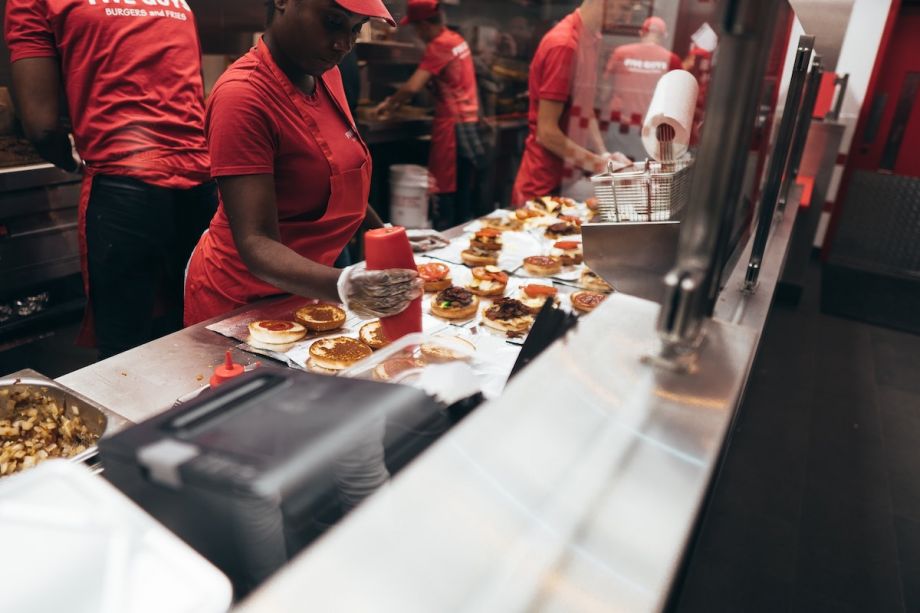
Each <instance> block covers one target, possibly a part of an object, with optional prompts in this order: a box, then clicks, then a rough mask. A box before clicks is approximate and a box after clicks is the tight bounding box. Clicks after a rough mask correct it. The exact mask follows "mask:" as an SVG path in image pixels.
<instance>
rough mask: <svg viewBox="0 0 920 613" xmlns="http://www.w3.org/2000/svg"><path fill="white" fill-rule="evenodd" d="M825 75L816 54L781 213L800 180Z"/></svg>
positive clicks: (791, 157) (796, 134)
mask: <svg viewBox="0 0 920 613" xmlns="http://www.w3.org/2000/svg"><path fill="white" fill-rule="evenodd" d="M823 75H824V68H823V66H822V65H821V56H820V55H817V54H815V57H814V59H813V60H812V62H811V71H810V72H809V73H808V82H807V83H806V84H805V97H804V98H803V99H802V108H801V109H799V118H798V120H797V121H796V122H795V135H794V136H793V137H792V151H791V152H790V153H789V163H788V164H787V165H786V176H785V177H784V178H783V187H782V189H781V190H780V196H779V210H780V211H783V210H785V208H786V200H787V199H788V198H789V190H790V189H791V188H792V185H793V184H794V183H795V180H796V179H798V178H799V166H800V165H801V164H802V154H804V153H805V143H807V142H808V131H809V129H811V122H812V118H813V116H814V114H815V102H817V100H818V90H819V89H821V77H822V76H823Z"/></svg>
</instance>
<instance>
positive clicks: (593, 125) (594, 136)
mask: <svg viewBox="0 0 920 613" xmlns="http://www.w3.org/2000/svg"><path fill="white" fill-rule="evenodd" d="M588 136H589V137H590V138H591V144H592V149H593V150H594V152H595V153H599V154H600V153H604V152H606V151H607V143H605V142H604V137H603V136H601V129H600V126H598V125H597V118H592V119H591V122H590V123H589V124H588Z"/></svg>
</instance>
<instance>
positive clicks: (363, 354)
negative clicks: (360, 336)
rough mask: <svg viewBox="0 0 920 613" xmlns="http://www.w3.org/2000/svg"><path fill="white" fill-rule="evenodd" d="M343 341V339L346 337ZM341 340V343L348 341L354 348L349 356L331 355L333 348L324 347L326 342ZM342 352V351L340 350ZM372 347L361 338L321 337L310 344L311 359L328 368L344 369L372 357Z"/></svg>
mask: <svg viewBox="0 0 920 613" xmlns="http://www.w3.org/2000/svg"><path fill="white" fill-rule="evenodd" d="M346 338H347V341H343V340H342V339H346ZM334 341H340V342H341V343H347V345H348V346H350V348H351V349H352V350H353V351H352V354H351V355H349V354H346V355H347V357H344V358H336V357H334V356H333V355H329V354H330V352H331V350H330V349H327V348H325V347H324V343H327V342H334ZM333 350H334V348H333ZM339 353H340V354H341V351H340V352H339ZM370 355H371V348H370V347H368V346H367V345H365V344H364V343H362V342H361V341H359V340H356V339H352V338H349V337H336V338H335V339H329V338H325V339H320V340H318V341H316V342H315V343H313V344H312V345H310V359H311V360H313V363H314V364H316V365H317V366H319V367H321V368H328V369H329V370H342V369H345V368H348V367H349V366H351V365H352V364H357V363H358V362H360V361H361V360H363V359H364V358H367V357H370Z"/></svg>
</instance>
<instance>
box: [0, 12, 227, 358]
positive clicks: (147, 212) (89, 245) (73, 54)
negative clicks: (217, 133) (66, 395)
mask: <svg viewBox="0 0 920 613" xmlns="http://www.w3.org/2000/svg"><path fill="white" fill-rule="evenodd" d="M132 4H133V3H132ZM4 33H5V36H6V43H7V46H8V47H9V49H10V59H11V62H12V80H13V89H14V92H15V97H16V102H17V108H18V111H19V115H20V118H21V120H22V125H23V128H24V131H25V134H26V136H27V137H28V138H29V140H30V141H32V143H33V144H34V145H35V148H36V149H37V150H38V152H39V153H40V154H41V155H42V157H44V158H45V159H47V160H48V161H49V162H51V163H52V164H54V165H55V166H57V167H59V168H61V169H63V170H66V171H69V172H82V173H83V176H84V180H83V190H82V195H81V199H80V205H79V237H80V241H79V242H80V255H81V263H82V269H83V281H84V286H85V288H86V292H87V298H88V305H87V308H86V316H85V317H84V327H83V331H82V333H81V337H80V340H81V341H83V342H84V343H87V344H91V343H92V342H93V340H95V343H96V345H97V346H98V348H99V353H100V356H101V357H102V358H106V357H109V356H111V355H114V354H116V353H119V352H121V351H124V350H126V349H130V348H131V347H134V346H136V345H140V344H142V343H145V342H147V341H149V340H151V339H152V338H155V337H156V336H158V335H160V334H165V333H167V332H171V331H173V330H177V329H179V328H180V327H181V321H182V320H181V313H182V285H183V271H184V268H185V264H186V262H187V261H188V258H189V254H190V253H191V251H192V248H193V247H194V246H195V243H196V241H197V240H198V237H199V236H200V235H201V233H202V231H204V229H205V228H207V226H208V222H209V221H210V219H211V216H212V215H213V214H214V211H215V209H216V206H217V190H216V187H215V185H214V183H213V182H212V181H211V180H210V173H209V162H208V151H207V144H206V142H205V137H204V87H203V84H202V76H201V47H200V44H199V41H198V34H197V31H196V27H195V19H194V16H193V15H192V11H191V10H190V9H189V7H188V5H187V4H186V3H185V2H178V3H172V4H171V5H170V10H169V11H159V12H157V13H156V14H154V13H153V12H151V11H149V10H148V9H147V8H145V7H144V6H143V5H141V4H140V3H138V6H131V7H128V6H117V5H115V6H113V5H112V4H109V3H103V2H86V0H7V2H6V21H5V31H4ZM62 92H63V94H64V95H65V96H66V100H67V111H69V115H70V120H71V123H72V125H73V133H72V134H70V132H69V130H68V129H67V128H66V127H65V125H66V122H65V121H62V119H61V117H62V116H64V115H65V114H66V112H65V111H64V109H62V108H61V106H62V105H61V104H60V100H61V93H62ZM155 309H157V310H158V311H159V312H160V313H158V315H159V314H162V317H158V318H157V322H156V324H157V325H155V322H154V314H155ZM93 324H95V325H93Z"/></svg>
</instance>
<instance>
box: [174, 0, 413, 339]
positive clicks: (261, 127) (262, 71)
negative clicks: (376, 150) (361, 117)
mask: <svg viewBox="0 0 920 613" xmlns="http://www.w3.org/2000/svg"><path fill="white" fill-rule="evenodd" d="M371 18H373V19H380V20H383V21H385V22H387V23H389V24H391V25H395V23H394V22H393V19H392V17H391V16H390V13H389V12H388V11H387V9H386V7H385V6H384V5H383V3H382V2H381V0H338V2H334V1H333V0H272V2H271V3H270V4H269V5H268V25H267V27H266V30H265V34H264V36H263V37H262V39H260V40H259V42H258V44H257V45H256V47H255V48H254V49H252V50H251V51H249V53H247V54H246V55H245V56H243V57H242V58H241V59H240V60H238V61H237V62H236V63H234V64H233V65H232V66H231V67H230V68H229V69H228V70H227V71H226V72H225V73H224V74H223V76H221V78H220V79H219V80H218V82H217V84H216V85H215V87H214V91H213V93H212V94H211V97H210V98H209V101H208V108H207V117H206V131H207V138H208V149H209V151H210V153H211V165H212V166H211V173H212V174H213V175H214V176H215V177H216V178H217V182H218V185H219V187H220V205H219V207H218V210H217V214H216V215H215V216H214V219H213V220H212V222H211V225H210V228H209V230H208V232H207V233H206V234H205V235H204V236H202V238H201V240H200V241H199V243H198V246H197V247H196V249H195V252H194V254H193V255H192V259H191V261H190V263H189V270H188V279H187V282H186V294H185V295H186V304H185V323H186V325H192V324H195V323H198V322H200V321H203V320H206V319H209V318H211V317H216V316H218V315H221V314H224V313H227V312H228V311H231V310H233V309H235V308H237V307H240V306H243V305H245V304H249V303H252V302H255V301H256V300H259V299H261V298H265V297H268V296H274V295H279V294H283V293H290V294H295V295H299V296H309V297H312V298H317V299H320V300H327V301H332V302H340V301H341V302H343V303H344V304H345V305H346V306H347V307H348V308H350V309H352V310H355V311H358V312H362V311H363V312H367V313H371V314H375V315H381V316H383V315H392V314H395V313H399V312H401V311H403V310H404V309H405V308H406V306H407V305H408V304H409V302H410V301H411V300H413V299H414V298H417V297H418V296H419V295H420V293H421V281H420V280H419V279H418V278H417V273H416V271H414V270H411V271H410V270H401V269H399V270H385V271H368V270H366V269H365V268H364V265H363V264H359V265H356V266H351V267H348V268H346V269H345V270H344V271H343V270H340V269H337V268H334V267H333V266H332V265H333V263H334V262H335V260H336V258H337V257H338V256H339V254H340V253H341V252H342V250H343V249H344V248H345V246H346V244H347V243H348V241H349V240H350V239H351V238H352V236H354V234H355V232H356V231H357V230H358V229H359V227H361V225H362V224H364V225H365V227H368V228H374V227H379V226H381V225H382V224H381V223H380V220H379V218H378V217H377V216H376V214H374V213H373V210H372V209H369V207H368V205H367V197H368V192H369V191H370V177H371V159H370V155H369V153H368V149H367V146H366V145H365V144H364V141H363V140H362V139H361V136H360V135H359V134H358V131H357V128H356V127H355V123H354V119H353V118H352V115H351V112H350V111H349V109H348V105H347V103H346V100H345V92H344V90H343V88H342V79H341V75H340V74H339V69H338V67H337V64H338V63H339V62H341V61H342V59H343V58H344V57H345V55H346V54H348V53H349V52H350V51H351V50H352V48H353V47H354V44H355V40H356V39H357V36H358V32H359V31H360V30H361V27H362V26H363V25H364V23H365V22H367V21H368V19H371Z"/></svg>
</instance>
